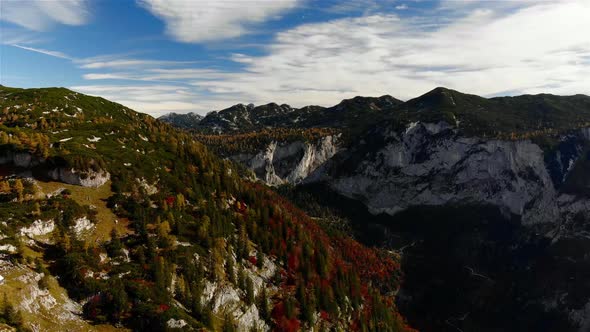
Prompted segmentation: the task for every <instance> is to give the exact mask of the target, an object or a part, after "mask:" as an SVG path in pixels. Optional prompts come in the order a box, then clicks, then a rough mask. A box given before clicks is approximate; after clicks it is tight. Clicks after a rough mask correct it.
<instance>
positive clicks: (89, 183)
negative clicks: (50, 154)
mask: <svg viewBox="0 0 590 332" xmlns="http://www.w3.org/2000/svg"><path fill="white" fill-rule="evenodd" d="M0 165H7V166H12V167H15V168H16V169H17V170H18V173H20V174H23V175H26V176H30V175H32V173H33V172H35V173H37V175H41V176H42V177H48V178H50V179H52V180H54V181H60V182H63V183H67V184H74V185H79V186H83V187H100V186H102V185H103V184H105V183H106V182H107V181H109V180H110V178H111V175H110V173H109V172H107V171H104V170H99V171H94V170H76V169H74V168H71V167H53V166H51V165H49V164H48V163H47V160H46V159H44V158H40V157H37V156H34V155H32V154H30V153H26V152H12V151H5V152H4V153H2V154H0Z"/></svg>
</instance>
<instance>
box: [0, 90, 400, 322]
mask: <svg viewBox="0 0 590 332" xmlns="http://www.w3.org/2000/svg"><path fill="white" fill-rule="evenodd" d="M0 108H1V109H2V112H3V113H2V117H1V118H0V138H1V140H0V155H1V154H2V153H4V154H5V155H8V154H10V153H25V154H29V155H31V156H33V158H36V160H38V164H35V165H34V168H42V169H47V168H51V167H62V168H73V169H75V170H94V171H96V172H99V171H104V172H108V173H109V174H110V179H111V183H110V195H109V197H108V198H106V201H103V202H104V203H105V204H104V205H100V204H99V203H98V201H97V200H101V201H102V199H104V198H105V197H101V196H97V197H90V195H89V197H87V198H86V201H88V202H89V203H93V202H94V203H95V204H88V205H87V204H85V198H84V197H79V195H84V194H85V193H84V192H77V191H75V190H71V189H68V188H63V189H64V190H62V188H57V189H56V191H55V192H50V191H51V190H50V189H51V186H48V185H47V184H44V183H43V182H40V180H44V179H39V178H30V175H31V174H30V173H29V171H32V175H33V176H35V175H36V173H35V169H32V170H28V169H23V167H17V166H18V165H16V161H14V162H11V160H10V159H5V161H4V162H3V165H2V172H1V174H2V175H3V177H4V179H3V181H4V182H5V184H0V189H1V190H0V221H2V222H3V223H2V224H0V231H1V232H2V234H3V239H2V244H3V245H5V246H3V247H2V248H4V250H2V251H3V252H4V255H5V256H4V258H3V259H4V261H5V262H9V263H7V264H11V266H15V267H18V268H21V267H22V268H26V269H30V270H31V271H33V272H34V274H33V272H31V273H32V274H31V275H32V276H34V277H33V278H32V279H30V280H29V283H31V284H37V283H38V286H37V285H35V287H38V288H39V289H41V290H42V289H44V288H46V287H47V285H48V282H49V284H51V283H52V282H53V281H51V280H53V279H51V280H50V281H47V280H45V279H44V276H49V275H51V276H54V277H56V278H58V279H57V281H58V282H59V286H61V287H63V288H65V289H66V290H67V293H68V296H69V297H70V298H72V299H73V300H75V301H76V302H77V303H81V304H82V308H81V310H80V311H81V313H80V314H81V315H82V316H83V317H84V318H85V319H88V320H89V321H91V322H92V323H94V324H110V325H122V326H124V327H127V328H130V329H133V330H150V331H153V330H191V329H197V330H199V329H202V330H223V331H232V330H267V329H273V330H276V331H297V330H309V329H311V328H312V327H313V328H315V329H316V330H328V329H332V328H333V329H340V330H357V331H407V330H411V329H410V328H408V327H407V326H406V324H405V322H404V320H403V318H401V317H400V316H399V314H398V312H397V309H396V307H395V304H394V302H393V295H392V294H394V293H395V291H396V290H397V289H398V287H399V282H400V278H401V274H400V272H399V271H400V270H399V263H398V258H397V257H396V256H392V254H390V253H387V252H385V251H381V250H378V249H372V248H367V247H364V246H362V245H360V244H358V243H357V242H356V241H354V240H353V239H351V238H350V237H348V236H346V235H344V234H341V233H338V232H326V231H325V230H324V229H322V228H321V227H320V226H319V225H318V224H317V223H316V222H315V221H314V220H312V219H310V218H309V217H308V216H307V215H306V214H305V213H303V212H302V211H301V210H298V209H297V208H295V207H293V206H292V205H291V204H290V203H289V202H288V201H286V200H285V199H283V198H281V197H280V196H278V195H277V194H275V193H273V192H272V191H270V190H269V189H267V188H266V187H265V186H262V185H260V184H255V183H251V182H247V181H244V180H243V179H241V178H240V176H239V174H238V172H237V170H236V168H235V166H234V165H232V164H231V163H230V162H228V161H224V160H221V159H220V158H218V157H217V156H215V155H214V154H212V153H210V152H209V151H208V149H207V148H205V147H204V146H203V145H202V144H201V143H199V142H196V141H195V140H193V137H192V135H190V134H188V133H183V132H179V131H177V130H175V129H173V128H172V127H171V126H169V125H167V124H164V123H162V122H159V121H156V120H155V119H153V118H151V117H149V116H147V115H142V114H139V113H136V112H134V111H132V110H130V109H128V108H126V107H124V106H122V105H119V104H116V103H112V102H109V101H107V100H104V99H102V98H95V97H89V96H85V95H81V94H78V93H75V92H72V91H69V90H67V89H29V90H23V89H14V88H5V87H1V88H0ZM39 174H43V173H42V172H41V173H39ZM108 185H109V184H108V183H107V184H104V186H108ZM53 188H55V187H53ZM98 189H99V190H101V192H107V193H109V191H108V190H107V191H102V189H101V188H98ZM105 206H106V208H108V209H109V210H110V211H111V212H112V213H113V214H114V215H116V217H117V223H116V225H117V227H113V229H112V230H111V231H109V236H96V233H93V232H95V231H90V232H89V233H87V232H85V230H92V229H93V227H95V230H99V229H100V233H102V234H104V232H105V230H104V229H103V228H101V227H100V225H101V224H100V222H101V220H102V219H109V218H112V217H110V216H109V213H107V212H106V211H105V210H104V209H105ZM123 221H124V223H123V224H122V225H119V224H118V222H123ZM121 226H122V227H124V228H123V230H122V229H121V228H120V227H121ZM89 239H91V240H90V241H89ZM7 277H10V276H7ZM44 280H45V281H44ZM36 289H37V288H35V291H36ZM0 290H1V289H0ZM52 297H53V295H52ZM21 303H25V302H22V301H21ZM51 303H53V302H52V301H50V302H48V303H45V304H43V303H41V304H39V305H40V306H47V307H48V308H52V307H51V305H50V304H51ZM15 305H16V304H15ZM16 310H17V311H20V312H23V313H26V312H29V313H30V312H33V313H34V312H35V310H36V309H35V307H30V306H29V307H26V306H22V305H21V306H20V307H18V308H16ZM23 316H24V317H26V315H23ZM9 323H15V322H13V321H9ZM16 323H18V324H20V325H19V326H21V325H22V328H32V327H33V325H31V324H30V323H28V322H27V321H24V322H22V324H21V322H16ZM55 324H56V325H55V330H66V329H67V328H66V327H60V325H59V322H55Z"/></svg>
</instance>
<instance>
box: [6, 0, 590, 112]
mask: <svg viewBox="0 0 590 332" xmlns="http://www.w3.org/2000/svg"><path fill="white" fill-rule="evenodd" d="M171 1H172V0H170V1H166V2H164V1H163V0H162V1H160V0H141V1H140V4H141V5H142V6H144V7H145V8H148V9H149V10H150V11H153V12H154V13H155V14H156V15H159V16H161V17H163V18H164V20H165V21H167V24H168V29H169V32H170V33H171V34H172V35H174V37H175V38H177V39H178V40H182V41H190V42H192V41H203V40H208V39H212V38H228V37H232V36H235V34H240V33H244V32H246V31H247V28H248V27H249V24H250V23H253V22H259V21H262V20H267V19H270V18H272V17H273V15H276V14H278V13H280V12H283V11H285V10H287V9H289V8H291V7H292V6H295V5H296V3H295V1H284V2H273V3H272V4H271V3H270V2H256V3H262V4H264V5H263V6H261V7H257V6H251V4H252V2H250V1H246V2H241V1H220V2H215V3H214V4H213V5H212V4H211V3H213V2H206V3H205V2H203V3H201V2H198V3H197V4H199V5H201V6H200V7H198V8H197V6H196V5H195V3H196V2H191V1H184V0H178V2H174V1H172V2H171ZM74 2H76V1H72V3H74ZM277 3H278V4H277ZM243 4H249V5H250V6H249V7H248V6H246V7H248V9H244V8H242V7H240V6H242V5H243ZM401 4H402V2H396V3H393V4H391V6H392V8H391V9H392V10H391V11H389V14H386V13H385V12H384V11H381V12H380V13H379V14H364V15H362V16H357V17H348V18H340V19H332V20H329V21H325V22H321V23H313V24H302V25H299V26H297V27H295V28H292V29H289V30H285V31H282V32H279V33H277V34H276V35H274V37H273V39H272V41H271V42H270V44H268V45H266V46H264V48H263V49H262V51H263V52H256V54H257V55H251V54H250V55H248V54H237V53H234V54H229V55H228V57H229V61H231V62H233V65H231V66H228V67H224V66H215V67H205V66H204V64H203V63H200V62H194V61H172V60H167V59H165V58H163V59H162V58H160V59H145V58H130V57H128V56H98V57H92V58H83V59H79V58H74V57H70V56H68V55H67V54H63V53H60V52H57V51H52V50H47V49H46V48H33V47H29V46H22V45H23V44H17V45H14V46H16V47H20V48H23V49H26V50H29V51H34V52H39V53H43V54H46V55H49V56H54V57H59V58H64V59H68V60H69V61H71V62H72V63H73V64H74V65H75V66H76V67H78V68H79V70H81V71H82V73H83V74H82V78H83V80H84V81H86V82H85V83H82V84H76V86H75V87H74V88H75V89H77V90H78V91H80V92H84V93H89V94H94V95H101V96H104V97H106V98H109V99H113V100H115V101H118V102H121V103H124V104H126V105H129V106H131V107H134V108H136V109H137V110H139V111H143V112H148V113H151V114H153V115H160V114H163V113H166V112H170V111H175V112H187V111H197V112H199V113H206V112H208V111H210V110H214V109H217V110H218V109H221V108H224V107H227V106H230V105H231V104H234V103H237V102H244V103H250V102H252V103H255V104H263V103H268V102H278V103H289V104H291V105H293V106H296V107H298V106H304V105H308V104H317V105H325V106H329V105H333V104H336V103H337V102H339V101H340V100H341V99H344V98H350V97H353V96H355V95H372V96H375V95H382V94H391V95H393V96H395V97H398V98H401V99H408V98H412V97H415V96H418V95H420V94H422V93H424V92H427V91H429V90H431V89H432V88H434V87H436V86H446V87H449V88H453V89H457V90H460V91H464V92H467V93H474V94H479V95H484V96H493V95H504V94H522V93H541V92H544V93H555V94H576V93H584V94H590V39H589V38H588V35H587V32H588V31H590V20H588V17H590V2H588V1H586V0H571V1H557V2H543V1H541V2H539V1H523V2H514V1H511V2H495V3H494V4H493V5H489V2H485V1H477V0H472V1H469V2H463V3H461V4H460V5H459V4H458V2H456V1H450V0H448V1H447V0H445V1H443V2H442V3H441V5H440V6H439V7H438V8H431V9H429V10H428V11H420V12H419V13H418V14H416V13H414V14H406V13H408V12H412V11H413V8H412V6H413V5H415V3H413V2H410V1H404V2H403V4H406V5H407V7H408V8H407V9H406V10H403V11H399V10H397V11H396V10H395V6H401ZM224 6H226V7H227V6H230V7H231V6H233V7H232V8H229V7H228V8H226V7H224ZM244 6H245V5H244ZM230 9H231V10H230ZM338 10H342V8H339V9H338ZM252 11H254V12H255V13H253V12H252ZM400 12H403V13H401V14H400ZM359 15H360V14H359ZM174 18H177V19H178V22H176V23H174V22H172V20H173V19H174ZM64 21H66V20H64ZM207 22H208V23H209V24H210V25H211V29H209V30H207V29H199V27H201V25H202V24H206V23H207ZM172 25H174V27H173V26H172ZM224 61H227V60H224ZM219 68H225V70H220V69H219ZM230 68H231V69H230Z"/></svg>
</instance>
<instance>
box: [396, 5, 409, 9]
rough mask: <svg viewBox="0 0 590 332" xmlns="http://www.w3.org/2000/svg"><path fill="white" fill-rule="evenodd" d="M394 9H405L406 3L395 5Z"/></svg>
mask: <svg viewBox="0 0 590 332" xmlns="http://www.w3.org/2000/svg"><path fill="white" fill-rule="evenodd" d="M395 9H397V10H406V9H408V5H406V4H401V5H397V6H395Z"/></svg>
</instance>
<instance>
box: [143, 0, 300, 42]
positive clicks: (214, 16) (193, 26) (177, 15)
mask: <svg viewBox="0 0 590 332" xmlns="http://www.w3.org/2000/svg"><path fill="white" fill-rule="evenodd" d="M297 2H298V1H297V0H255V1H244V0H237V1H186V0H137V3H138V4H139V5H140V6H142V7H143V8H145V9H147V10H149V11H150V12H151V13H152V14H154V15H155V16H157V17H159V18H160V19H162V20H163V21H164V22H165V24H166V31H167V33H168V34H169V35H170V36H172V37H174V38H175V39H176V40H178V41H181V42H187V43H195V42H203V41H211V40H219V39H227V38H232V37H238V36H240V35H243V34H244V33H246V32H248V28H249V27H251V25H252V24H255V23H260V22H264V21H266V20H269V19H272V18H274V17H276V16H277V15H279V14H281V13H283V12H285V11H287V10H289V9H292V8H294V7H295V6H296V5H297Z"/></svg>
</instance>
